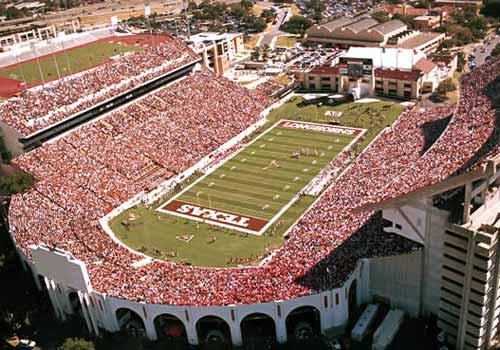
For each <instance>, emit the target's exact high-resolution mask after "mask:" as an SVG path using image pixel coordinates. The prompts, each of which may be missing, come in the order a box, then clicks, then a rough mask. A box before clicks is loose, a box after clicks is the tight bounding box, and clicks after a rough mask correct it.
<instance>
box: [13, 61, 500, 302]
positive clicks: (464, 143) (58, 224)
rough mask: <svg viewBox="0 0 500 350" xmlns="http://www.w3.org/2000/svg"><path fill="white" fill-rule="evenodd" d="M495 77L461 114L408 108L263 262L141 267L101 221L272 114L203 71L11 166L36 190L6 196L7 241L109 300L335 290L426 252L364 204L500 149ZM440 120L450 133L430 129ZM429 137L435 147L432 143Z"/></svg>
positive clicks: (474, 92)
mask: <svg viewBox="0 0 500 350" xmlns="http://www.w3.org/2000/svg"><path fill="white" fill-rule="evenodd" d="M498 72H500V60H496V61H493V62H491V63H490V64H489V65H488V66H486V67H484V68H483V69H478V70H475V71H473V72H472V73H470V74H469V75H467V76H465V77H464V78H463V79H462V84H461V91H460V95H461V96H460V102H459V104H458V106H457V107H456V108H449V107H444V108H435V109H429V110H416V109H409V110H406V111H405V112H404V113H403V114H402V115H401V116H400V117H399V119H398V120H397V122H396V123H395V124H394V125H393V126H391V127H388V128H386V130H384V132H383V133H382V134H381V135H380V136H379V137H378V138H377V139H376V140H375V141H374V142H372V144H371V145H370V146H369V147H368V148H367V149H366V150H365V151H364V152H363V153H362V154H361V155H360V156H359V157H358V158H357V159H356V160H355V162H354V163H353V164H352V166H350V167H349V168H348V169H347V170H346V171H345V172H344V173H343V174H342V175H341V176H340V178H339V179H338V180H337V181H336V182H335V183H334V184H333V185H332V186H331V187H329V188H328V189H327V190H326V191H325V192H324V193H323V195H322V196H321V197H320V198H319V200H318V201H317V202H315V204H313V206H312V207H311V208H309V209H308V210H307V211H306V213H305V214H304V216H303V217H302V218H301V219H300V220H299V221H298V223H296V224H295V225H294V226H293V228H292V229H291V231H290V232H289V239H288V240H287V242H286V243H285V245H284V246H283V247H282V248H281V249H280V250H278V251H277V252H276V253H275V254H274V255H273V257H272V259H270V260H269V262H268V263H267V264H264V265H263V266H260V267H240V268H234V269H210V268H201V267H191V266H185V265H181V264H173V263H169V262H164V261H157V260H154V261H152V262H151V263H149V264H147V265H144V266H137V265H133V263H134V262H137V261H138V260H141V259H142V256H138V255H135V254H134V253H132V252H130V251H128V250H127V249H125V248H124V247H122V246H120V245H118V244H117V243H116V242H114V241H113V240H112V239H111V238H110V237H109V236H108V235H107V234H106V233H105V232H104V231H103V230H102V229H101V227H100V226H99V224H98V222H97V219H98V218H100V217H102V216H103V215H104V214H105V213H107V212H109V211H110V210H111V209H112V208H113V207H114V206H116V205H117V204H119V203H120V202H122V201H124V200H125V199H127V198H128V197H130V196H132V195H133V194H134V193H137V192H138V191H140V190H141V189H145V188H148V185H151V184H153V183H155V182H156V176H151V177H148V176H147V174H150V172H151V173H154V172H155V171H158V176H159V177H162V178H163V177H168V176H171V174H174V173H179V172H181V171H182V170H184V169H187V168H188V167H190V166H191V165H193V164H194V163H195V162H196V161H197V160H198V159H200V158H201V157H202V156H204V155H207V154H209V153H210V152H212V151H214V150H216V149H217V147H218V146H220V145H221V144H223V143H224V142H225V141H227V140H228V139H230V138H231V137H233V136H235V135H236V134H238V133H239V132H241V131H242V130H244V129H245V128H247V127H248V126H249V125H251V124H252V123H255V121H256V120H258V119H259V118H260V116H259V112H260V111H261V110H263V109H264V108H265V107H266V106H268V104H269V100H268V99H267V98H266V97H264V96H262V95H261V94H259V93H257V92H250V91H246V90H243V89H242V88H240V87H238V86H237V85H235V84H233V83H231V82H228V81H227V80H225V79H223V78H216V77H215V76H213V75H212V74H211V73H208V72H204V71H203V72H200V73H194V74H192V75H190V76H189V77H186V78H184V79H180V80H178V81H177V82H175V83H174V84H172V85H170V86H169V87H168V88H164V89H160V90H159V91H158V92H155V93H154V94H151V95H149V96H147V97H146V98H145V99H144V100H141V101H138V102H136V103H133V104H131V105H129V106H127V107H126V108H125V109H122V110H118V111H116V112H114V113H111V114H110V115H109V116H107V117H105V118H103V119H100V120H98V121H95V122H94V123H91V124H88V125H87V126H85V127H82V128H79V129H77V130H74V131H73V132H71V133H69V134H67V135H65V136H64V137H61V138H59V139H57V140H54V141H52V142H49V143H47V144H46V145H44V146H42V147H40V148H39V149H37V150H35V151H34V152H31V153H27V154H26V155H23V156H21V157H19V158H17V159H16V161H15V163H16V164H17V165H18V166H19V167H21V168H22V169H24V170H26V171H29V172H31V173H33V174H34V175H35V176H36V177H37V178H38V179H39V182H38V183H37V184H36V185H35V186H34V188H32V189H30V190H29V191H27V192H26V193H23V194H19V195H15V196H14V197H13V198H12V202H11V207H10V211H9V219H10V226H11V231H12V235H13V237H14V239H15V240H16V242H17V244H18V246H19V247H20V248H21V249H22V251H23V252H24V254H26V255H27V256H29V255H30V250H29V246H30V245H31V244H40V243H46V244H48V245H49V246H52V247H58V248H61V249H64V250H67V251H69V252H71V253H72V254H73V255H74V256H75V257H76V258H77V259H81V260H82V261H84V262H85V263H86V266H87V269H88V271H89V275H90V278H91V282H92V286H93V287H94V289H96V290H98V291H100V292H102V293H106V294H107V295H109V296H114V297H118V298H124V299H129V300H136V301H144V302H148V303H153V304H170V305H199V306H207V305H230V304H243V303H259V302H267V301H273V300H288V299H292V298H296V297H299V296H305V295H310V294H313V293H316V292H318V291H323V290H327V289H331V288H335V287H338V286H341V285H342V283H343V282H344V281H345V280H346V279H347V278H348V277H349V275H350V274H351V273H352V271H353V270H354V268H355V267H356V264H357V263H358V261H359V259H360V258H365V257H376V256H386V255H392V254H398V253H403V252H410V251H413V250H416V249H420V246H419V245H418V244H417V243H413V242H410V241H408V240H405V239H403V238H401V237H399V236H397V235H392V234H386V233H384V232H383V230H382V222H381V217H380V215H378V214H375V215H374V213H373V212H371V211H369V210H363V209H360V207H362V206H363V205H365V204H367V203H373V202H377V201H380V200H384V199H387V198H388V197H390V196H396V195H400V194H402V193H407V192H410V191H413V190H415V189H416V188H419V187H421V186H426V185H428V184H431V183H433V182H435V181H439V180H441V179H443V178H445V177H448V176H451V175H452V174H454V173H455V172H457V171H461V169H462V168H463V167H464V166H467V167H471V166H474V165H476V164H477V162H478V161H480V160H482V159H483V158H484V157H487V156H488V155H491V154H492V152H494V150H495V149H497V148H493V146H495V147H498V146H497V144H498V137H497V136H498V135H497V130H496V129H495V126H496V124H495V123H496V120H495V106H494V105H493V103H492V102H491V99H490V98H489V96H488V94H489V93H490V89H495V90H496V91H495V92H494V93H495V94H496V95H497V96H498V93H499V91H498V85H496V86H493V87H492V85H491V84H492V83H494V81H495V79H498V76H497V75H498ZM446 119H448V120H449V123H448V124H447V127H446V128H445V129H444V131H443V128H442V127H425V126H428V125H431V126H432V125H433V123H436V124H435V125H442V123H441V122H442V121H443V120H446ZM152 131H154V132H152ZM90 135H92V136H90ZM429 139H430V140H435V142H434V143H433V144H432V145H431V146H429V142H428V140H429ZM485 145H486V148H485ZM481 147H483V148H485V150H484V151H483V152H481V153H480V154H478V150H479V149H480V148H481ZM427 148H428V149H427ZM457 149H460V152H456V150H457ZM117 150H120V152H118V151H117ZM475 155H477V158H474V156H475ZM471 159H473V160H471ZM132 163H133V165H132ZM153 169H157V170H153ZM395 179H397V180H398V181H396V180H395ZM48 222H50V225H48V224H47V223H48Z"/></svg>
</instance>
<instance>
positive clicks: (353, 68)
mask: <svg viewBox="0 0 500 350" xmlns="http://www.w3.org/2000/svg"><path fill="white" fill-rule="evenodd" d="M339 64H340V66H341V68H340V74H341V75H346V76H348V77H350V78H355V79H358V78H362V77H371V75H372V70H373V62H372V60H371V59H368V58H363V59H353V58H345V57H341V58H340V60H339Z"/></svg>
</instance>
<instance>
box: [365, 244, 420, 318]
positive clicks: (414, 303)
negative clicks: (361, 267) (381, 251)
mask: <svg viewBox="0 0 500 350" xmlns="http://www.w3.org/2000/svg"><path fill="white" fill-rule="evenodd" d="M422 256H423V252H422V251H418V252H414V253H411V254H406V255H399V256H390V257H383V258H372V259H369V261H370V293H371V295H372V297H383V298H387V299H389V300H390V302H391V308H394V307H395V308H398V309H403V310H405V311H406V312H407V313H409V314H410V315H411V316H413V317H417V316H418V315H419V313H420V292H421V291H420V280H421V273H422V271H421V260H422Z"/></svg>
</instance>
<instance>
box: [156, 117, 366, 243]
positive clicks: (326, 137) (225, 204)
mask: <svg viewBox="0 0 500 350" xmlns="http://www.w3.org/2000/svg"><path fill="white" fill-rule="evenodd" d="M361 134H362V130H360V129H352V128H342V127H337V126H331V125H321V124H316V123H304V122H292V121H282V122H280V123H278V124H277V125H275V126H274V127H272V128H270V129H269V130H268V131H267V132H265V133H263V134H262V135H261V136H260V137H259V138H257V139H255V141H254V142H252V143H251V144H249V145H248V146H246V147H245V148H244V149H243V150H242V151H241V152H239V153H238V154H236V156H234V157H233V158H231V159H230V160H228V161H227V162H225V163H224V164H223V165H222V166H221V167H219V168H218V169H217V170H216V171H214V172H213V173H211V174H209V175H208V176H205V177H202V178H200V179H199V180H198V181H197V182H195V183H194V184H193V185H192V186H190V187H188V188H187V189H186V190H185V191H183V192H181V193H180V194H179V195H178V196H176V197H174V198H172V199H171V200H170V201H168V202H167V203H166V204H164V205H162V206H161V207H160V209H159V210H160V211H163V212H167V213H169V214H173V215H177V216H181V217H184V218H189V219H194V220H198V221H204V222H208V223H211V224H215V225H220V226H224V227H227V228H233V229H236V230H239V231H243V232H247V233H256V234H259V233H261V232H263V231H265V230H266V228H267V227H268V226H269V225H271V224H272V223H273V222H274V221H276V220H277V219H278V218H279V216H280V215H281V214H282V213H283V212H284V211H285V210H286V209H287V208H288V206H289V205H291V203H292V202H293V201H294V200H296V199H297V198H298V193H299V192H300V191H301V190H302V189H303V188H304V187H305V186H306V185H307V184H308V183H309V182H310V181H311V180H312V179H313V178H314V177H315V176H316V175H318V173H319V172H320V171H321V170H322V169H323V168H324V167H325V166H326V165H327V164H329V163H330V162H331V161H332V160H333V159H335V157H336V156H337V155H338V154H339V153H340V152H341V151H342V150H344V149H345V148H346V147H347V146H348V145H349V144H350V143H351V142H353V141H354V140H355V139H356V138H357V137H358V136H360V135H361Z"/></svg>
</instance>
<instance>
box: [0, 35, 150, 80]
mask: <svg viewBox="0 0 500 350" xmlns="http://www.w3.org/2000/svg"><path fill="white" fill-rule="evenodd" d="M138 50H142V47H140V46H131V45H124V44H121V43H111V42H96V43H90V44H88V45H85V46H82V47H76V48H73V49H68V50H66V51H65V52H57V53H55V54H54V55H49V56H45V57H42V58H40V59H39V60H31V61H27V62H23V63H20V64H18V65H16V66H13V67H9V68H3V69H0V77H3V78H10V79H16V80H19V81H25V82H26V83H30V84H40V83H42V82H43V81H45V82H47V81H50V80H55V79H58V78H59V75H60V76H61V77H64V76H67V75H70V74H72V73H76V72H79V71H82V70H85V69H88V68H91V67H93V66H96V65H99V64H102V63H104V62H105V61H107V60H108V59H109V58H110V57H112V56H116V55H118V54H121V53H125V52H128V51H138ZM38 63H40V64H38ZM56 64H57V65H56ZM58 69H59V74H58ZM40 72H41V74H40ZM42 76H43V78H42Z"/></svg>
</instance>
